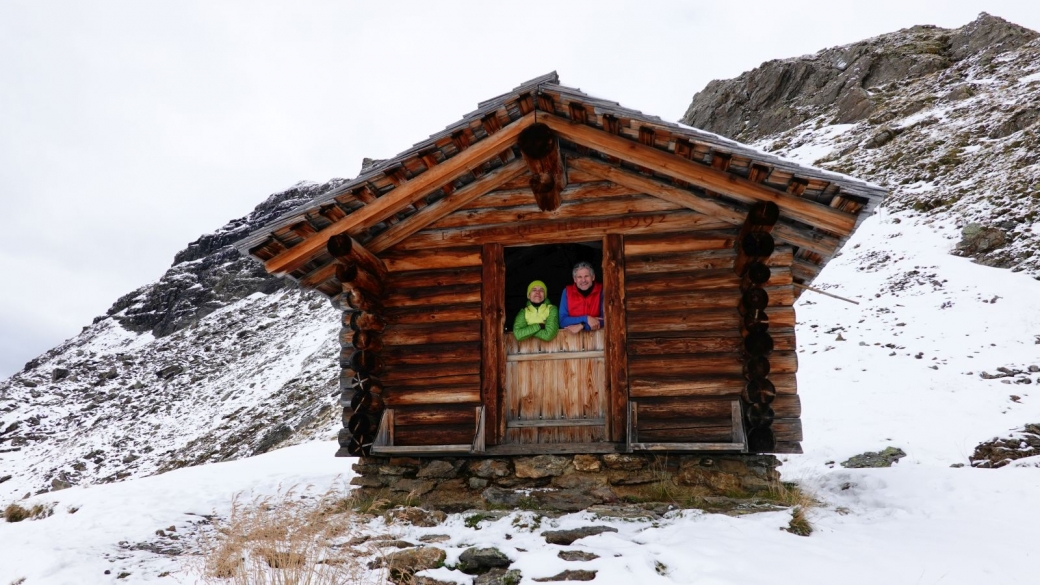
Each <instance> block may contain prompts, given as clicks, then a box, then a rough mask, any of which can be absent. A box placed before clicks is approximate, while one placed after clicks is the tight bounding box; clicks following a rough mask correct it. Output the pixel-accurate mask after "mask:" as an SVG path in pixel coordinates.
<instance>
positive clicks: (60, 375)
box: [51, 368, 69, 382]
mask: <svg viewBox="0 0 1040 585" xmlns="http://www.w3.org/2000/svg"><path fill="white" fill-rule="evenodd" d="M68 375H69V371H68V370H66V369H65V368H54V369H53V370H51V382H57V381H58V380H64V379H65V378H66V377H67V376H68Z"/></svg>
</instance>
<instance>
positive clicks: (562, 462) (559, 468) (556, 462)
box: [513, 455, 571, 479]
mask: <svg viewBox="0 0 1040 585" xmlns="http://www.w3.org/2000/svg"><path fill="white" fill-rule="evenodd" d="M570 462H571V460H570V459H569V458H567V457H560V456H558V455H538V456H536V457H521V458H519V459H517V460H516V461H514V462H513V465H514V466H515V467H516V476H517V477H520V478H530V479H539V478H542V477H554V476H557V475H562V474H563V471H564V470H565V469H567V466H568V465H569V464H570Z"/></svg>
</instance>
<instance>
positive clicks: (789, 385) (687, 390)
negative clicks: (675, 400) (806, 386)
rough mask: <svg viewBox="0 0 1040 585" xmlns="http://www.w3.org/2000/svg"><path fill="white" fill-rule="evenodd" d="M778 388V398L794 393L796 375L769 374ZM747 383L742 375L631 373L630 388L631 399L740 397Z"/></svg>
mask: <svg viewBox="0 0 1040 585" xmlns="http://www.w3.org/2000/svg"><path fill="white" fill-rule="evenodd" d="M769 381H770V382H772V383H773V385H774V386H775V387H776V392H777V397H778V398H779V396H780V395H793V394H795V392H796V391H797V388H796V381H795V376H794V375H793V374H777V375H773V374H770V375H769ZM745 384H747V380H745V379H744V378H743V377H742V376H733V375H730V376H713V377H704V378H698V379H693V380H689V379H685V378H677V377H663V376H661V377H654V378H639V377H636V376H632V379H631V381H630V382H629V391H630V392H631V395H632V398H664V397H669V396H689V397H697V396H700V397H717V396H734V397H735V396H739V395H740V393H741V391H743V389H744V385H745Z"/></svg>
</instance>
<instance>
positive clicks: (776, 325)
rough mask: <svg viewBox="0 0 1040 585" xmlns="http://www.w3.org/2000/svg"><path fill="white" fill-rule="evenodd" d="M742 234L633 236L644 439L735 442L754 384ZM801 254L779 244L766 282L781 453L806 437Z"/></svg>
mask: <svg viewBox="0 0 1040 585" xmlns="http://www.w3.org/2000/svg"><path fill="white" fill-rule="evenodd" d="M736 237H737V232H736V231H735V230H733V231H727V232H722V231H716V232H712V233H711V234H701V235H696V234H684V235H669V236H629V237H626V238H625V284H626V287H625V288H626V290H625V300H626V302H625V308H626V314H627V318H628V343H627V347H628V374H629V397H630V400H631V401H633V402H635V403H636V404H637V405H638V409H637V412H638V415H637V417H636V421H635V422H636V426H635V431H636V434H637V436H638V441H639V442H641V443H658V442H662V443H703V442H720V443H723V442H729V441H730V438H731V436H732V417H731V404H732V402H733V401H734V400H740V399H741V393H742V392H743V390H744V386H745V384H746V380H745V378H744V375H743V362H744V358H743V353H742V343H743V338H742V336H741V322H742V320H741V316H740V313H739V312H738V310H737V307H738V304H739V303H740V298H741V289H740V284H741V283H740V279H739V278H738V277H737V275H736V274H735V272H734V270H733V266H734V262H735V261H736V258H737V253H736V251H735V247H734V239H735V238H736ZM792 260H793V255H792V251H791V248H790V247H786V246H781V247H778V248H777V250H776V252H774V253H773V254H772V255H771V256H770V257H769V259H768V261H767V264H768V265H769V266H770V268H771V272H772V274H771V276H770V278H769V281H768V282H767V283H766V284H765V287H764V288H765V290H766V291H767V292H768V293H769V307H768V309H767V311H766V312H767V313H768V315H769V319H770V321H769V333H770V335H771V336H772V338H773V341H774V344H775V345H774V350H773V352H772V354H771V355H770V356H769V363H770V365H771V370H770V374H769V380H770V381H772V382H773V384H774V385H775V386H776V389H777V396H776V398H775V400H774V401H773V403H772V405H771V406H772V407H773V410H774V412H775V413H776V414H775V416H776V419H775V420H774V422H773V431H774V433H775V436H776V439H777V442H778V445H777V450H778V451H791V450H797V446H796V445H794V444H792V443H796V442H797V441H800V440H801V438H802V437H801V423H800V421H799V420H798V417H799V416H800V413H801V404H800V401H799V398H798V395H797V387H796V384H795V372H796V371H797V366H798V360H797V355H796V354H795V336H794V324H795V316H794V308H793V307H792V305H793V303H794V287H793V285H792V278H791V264H792Z"/></svg>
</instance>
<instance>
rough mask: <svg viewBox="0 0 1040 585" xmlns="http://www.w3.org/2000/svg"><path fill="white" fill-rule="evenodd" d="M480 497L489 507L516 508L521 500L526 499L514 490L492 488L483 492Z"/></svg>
mask: <svg viewBox="0 0 1040 585" xmlns="http://www.w3.org/2000/svg"><path fill="white" fill-rule="evenodd" d="M480 497H481V499H483V500H484V502H486V503H487V504H488V505H489V506H505V507H507V508H515V507H516V506H517V505H518V504H519V503H520V500H522V499H523V498H524V495H523V494H521V493H518V492H515V491H513V490H509V489H502V488H499V487H494V486H492V487H489V488H488V489H486V490H484V491H483V492H481V493H480Z"/></svg>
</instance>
